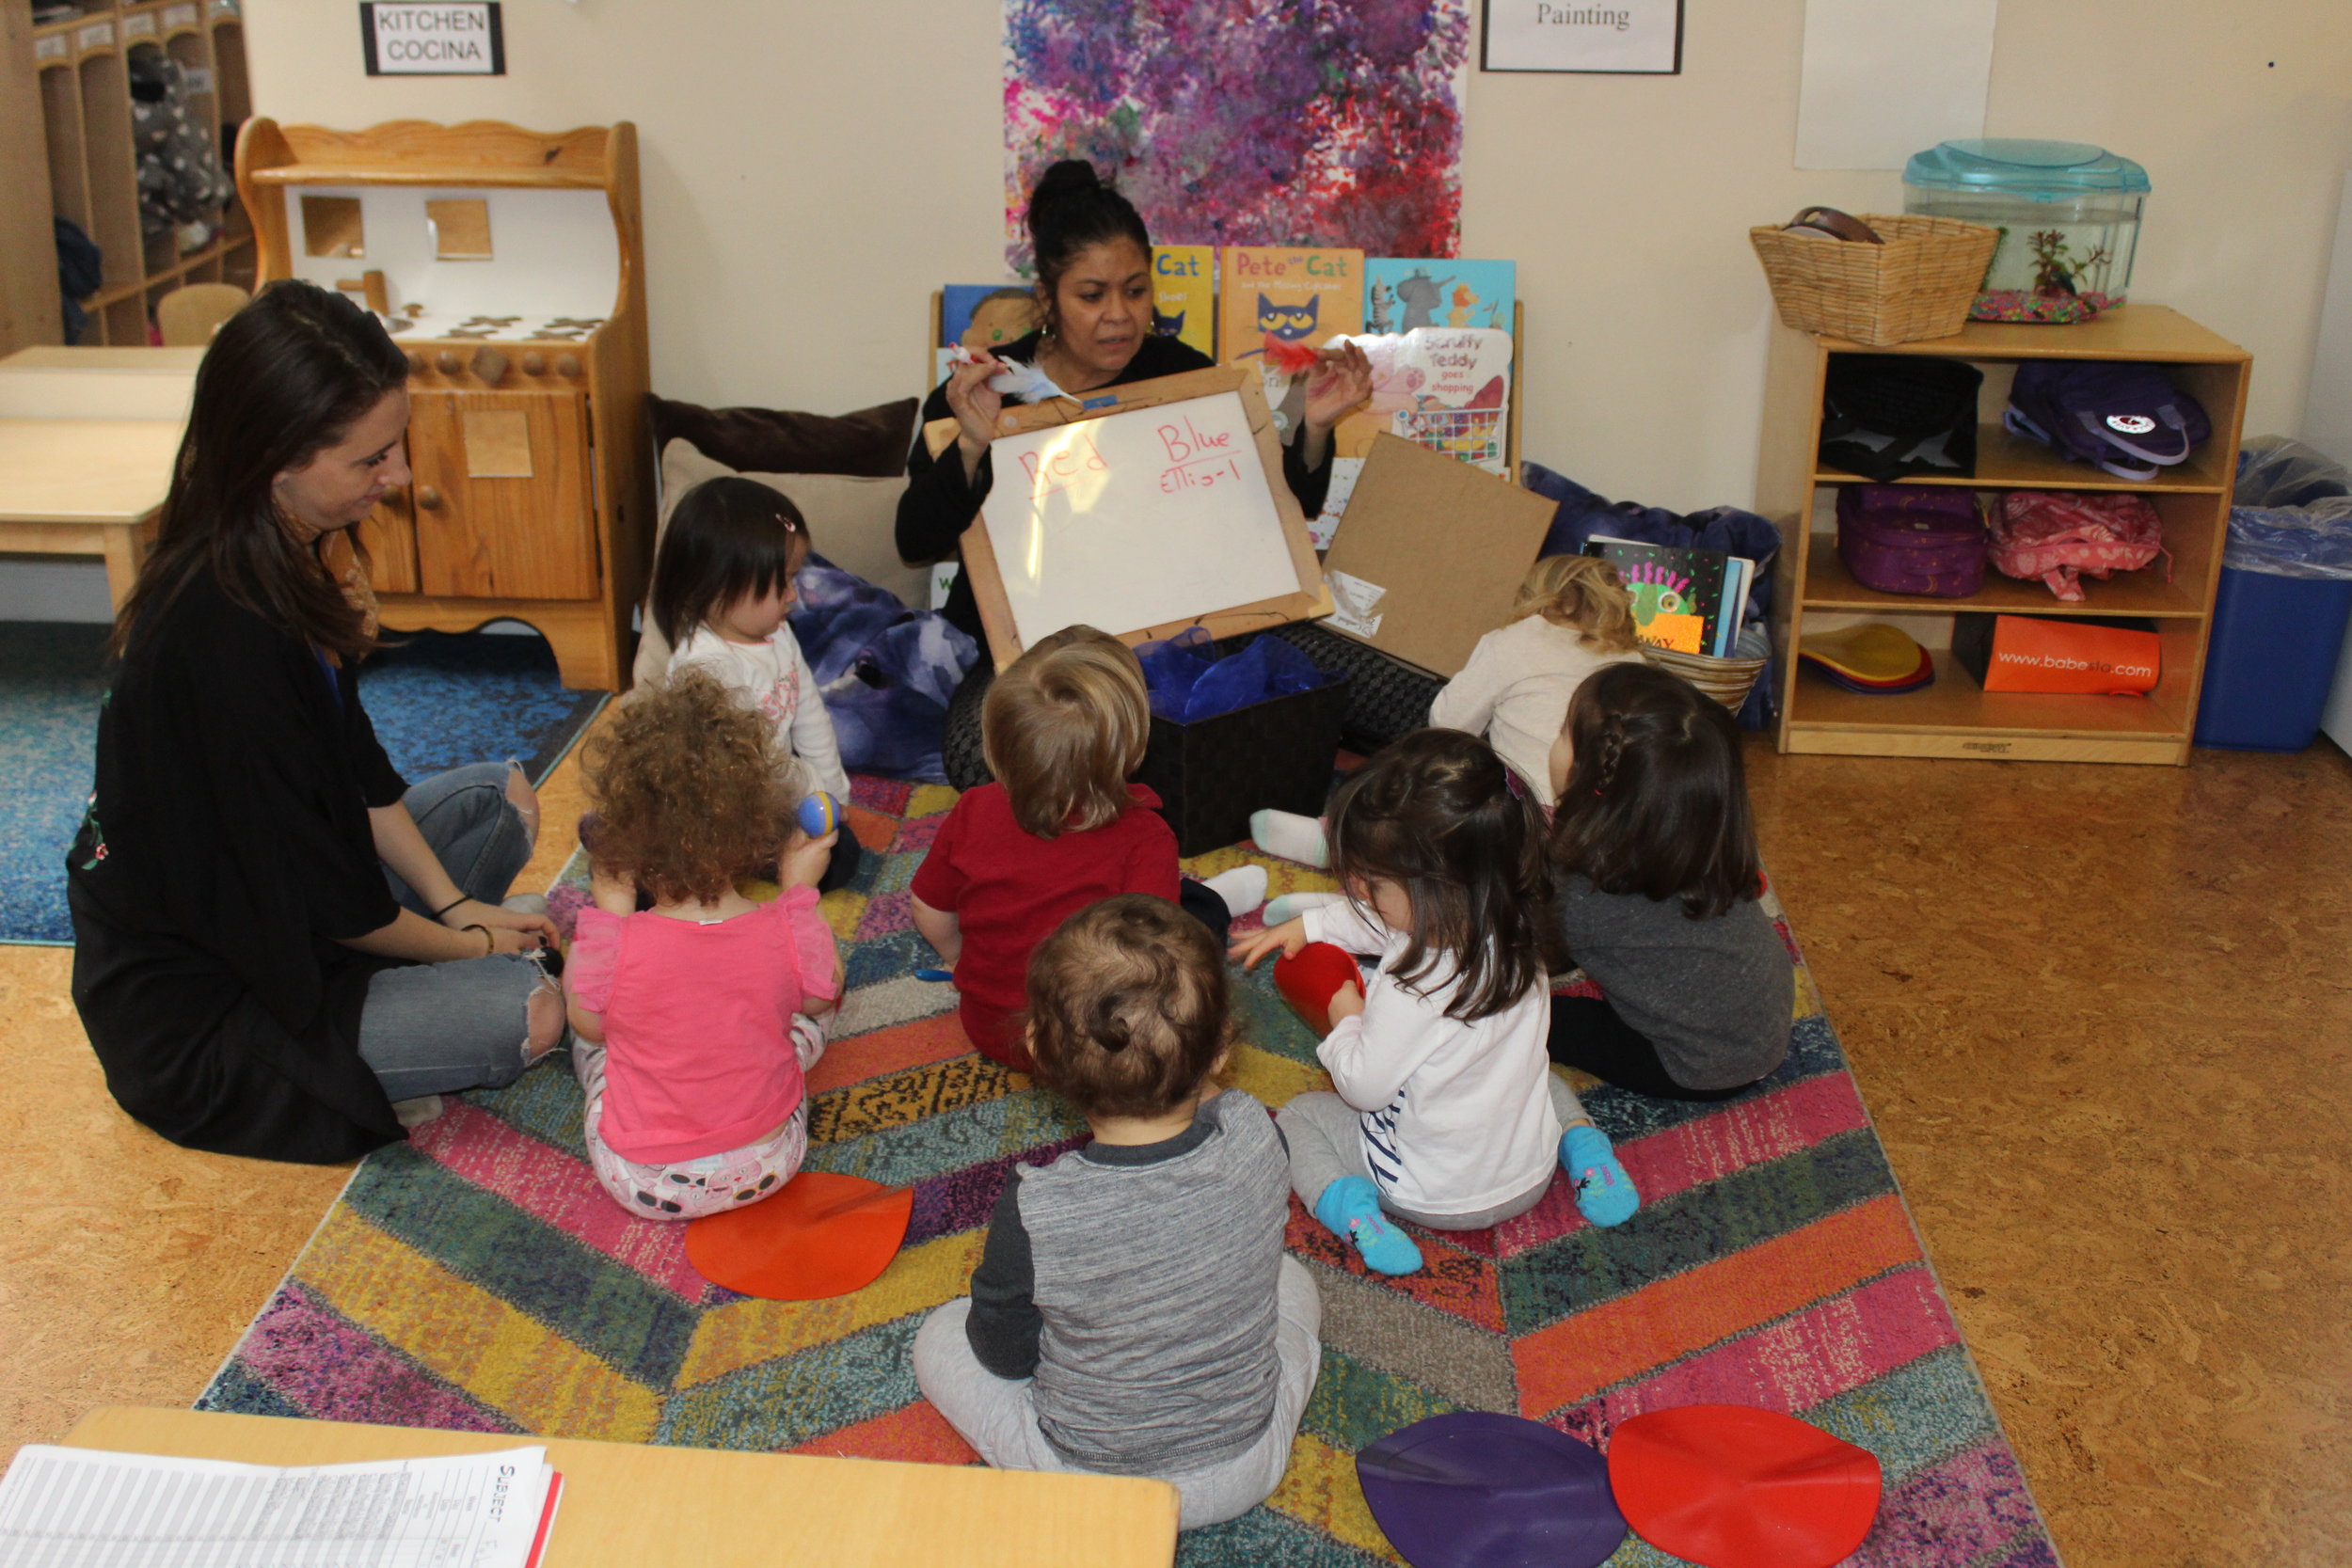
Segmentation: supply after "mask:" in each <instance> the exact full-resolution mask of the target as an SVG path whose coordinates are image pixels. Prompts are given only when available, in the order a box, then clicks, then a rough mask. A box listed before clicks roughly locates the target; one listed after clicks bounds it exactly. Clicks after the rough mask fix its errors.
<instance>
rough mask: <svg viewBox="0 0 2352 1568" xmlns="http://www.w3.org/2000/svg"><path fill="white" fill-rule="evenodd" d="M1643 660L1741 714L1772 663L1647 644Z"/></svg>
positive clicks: (1644, 647) (1644, 646)
mask: <svg viewBox="0 0 2352 1568" xmlns="http://www.w3.org/2000/svg"><path fill="white" fill-rule="evenodd" d="M1642 657H1644V658H1645V659H1646V660H1648V661H1649V662H1650V663H1651V664H1654V665H1656V666H1657V667H1658V668H1659V669H1661V670H1664V671H1667V672H1669V673H1673V674H1677V675H1680V676H1681V677H1682V678H1683V679H1684V680H1686V681H1689V682H1690V683H1691V684H1692V686H1695V687H1697V688H1698V689H1700V690H1701V691H1704V692H1706V693H1707V694H1708V696H1710V697H1712V698H1714V699H1715V700H1716V701H1717V702H1719V703H1721V704H1723V705H1724V706H1725V707H1727V708H1729V709H1731V711H1732V712H1734V713H1738V712H1739V711H1740V708H1741V707H1743V706H1744V705H1746V704H1747V700H1748V689H1749V688H1750V687H1752V686H1754V685H1755V684H1756V676H1758V675H1760V674H1762V673H1764V666H1765V665H1766V664H1768V663H1770V662H1771V661H1772V656H1771V655H1769V654H1767V655H1765V656H1764V657H1759V658H1715V657H1710V656H1708V655H1706V654H1686V653H1679V652H1677V651H1676V650H1675V649H1673V648H1660V647H1655V646H1653V645H1651V644H1650V643H1647V642H1645V643H1643V644H1642Z"/></svg>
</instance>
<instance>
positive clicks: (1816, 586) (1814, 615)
mask: <svg viewBox="0 0 2352 1568" xmlns="http://www.w3.org/2000/svg"><path fill="white" fill-rule="evenodd" d="M1840 354H1901V355H1924V356H1936V357H1941V358H1949V359H1964V360H1967V361H1969V362H1970V363H1972V364H1974V365H1976V366H1977V367H1978V368H1979V370H1981V371H1982V372H1984V390H1983V394H1982V402H1981V404H1979V421H1980V428H1979V439H1978V446H1977V471H1976V473H1975V475H1974V476H1972V477H1970V478H1967V479H1941V478H1937V479H1929V478H1920V479H1910V480H1905V481H1903V482H1902V483H1907V484H1942V485H1962V486H1965V487H1967V488H1970V489H1975V490H1985V491H2000V490H2017V489H2063V490H2128V491H2136V492H2138V493H2140V494H2143V495H2145V496H2147V497H2148V499H2149V500H2150V501H2151V502H2152V503H2153V505H2154V506H2155V509H2156V513H2157V515H2158V516H2160V517H2161V518H2162V519H2163V522H2164V545H2165V548H2166V549H2167V550H2168V551H2169V552H2170V555H2171V571H2170V576H2169V579H2168V578H2167V576H2166V572H2165V567H2164V562H2162V561H2161V560H2159V561H2158V562H2157V563H2156V564H2155V565H2153V566H2150V567H2148V568H2145V569H2143V570H2140V571H2137V572H2126V573H2120V574H2118V575H2117V576H2115V577H2113V578H2109V579H2108V580H2106V581H2105V582H2096V581H2090V580H2088V579H2087V580H2086V583H2085V595H2086V596H2085V598H2084V600H2083V602H2081V603H2079V604H2066V603H2062V602H2061V601H2059V600H2058V598H2057V597H2056V596H2055V595H2053V594H2051V593H2050V591H2049V590H2048V589H2047V588H2045V587H2044V586H2042V584H2041V583H2040V582H2018V581H2016V580H2014V579H2011V578H2005V577H2002V576H2001V575H2000V574H1999V573H1997V572H1991V571H1988V573H1987V574H1986V578H1985V584H1984V587H1983V589H1982V590H1981V591H1979V593H1977V594H1973V595H1971V596H1970V597H1968V598H1965V599H1935V598H1927V597H1922V596H1918V595H1914V594H1883V593H1880V592H1878V591H1877V590H1875V589H1871V588H1866V587H1864V586H1863V585H1862V584H1861V583H1859V582H1857V581H1855V580H1854V578H1853V576H1852V574H1851V573H1850V572H1848V571H1847V570H1846V566H1845V562H1842V561H1840V560H1839V559H1838V556H1837V547H1836V520H1835V519H1836V493H1837V490H1838V489H1839V488H1840V487H1841V486H1844V485H1847V484H1860V483H1867V481H1866V480H1864V479H1863V478H1862V477H1861V476H1859V475H1856V474H1851V473H1847V472H1844V471H1843V470H1840V469H1838V468H1836V467H1831V466H1829V465H1826V464H1824V463H1822V462H1821V460H1820V428H1821V398H1822V392H1823V388H1824V384H1825V380H1826V377H1827V375H1828V372H1829V365H1830V360H1831V358H1832V356H1836V355H1840ZM2048 358H2074V359H2118V360H2144V361H2148V362H2151V363H2154V364H2159V365H2161V366H2163V367H2164V369H2165V370H2166V372H2168V373H2169V374H2170V375H2171V377H2172V379H2173V380H2174V382H2175V383H2177V384H2178V385H2179V386H2180V387H2182V388H2184V389H2185V390H2186V391H2187V392H2188V393H2190V395H2192V396H2194V397H2195V398H2196V399H2197V400H2198V402H2199V403H2201V404H2203V405H2204V408H2205V412H2206V414H2207V415H2208V416H2209V417H2210V418H2211V420H2212V421H2213V435H2212V436H2211V437H2209V438H2208V439H2207V441H2206V443H2205V444H2204V446H2202V447H2201V448H2200V449H2199V450H2198V451H2195V452H2194V453H2192V454H2191V455H2190V457H2189V460H2188V461H2187V462H2185V463H2184V464H2182V465H2180V466H2179V467H2174V468H2170V469H2168V470H2166V471H2165V472H2164V474H2163V476H2162V477H2161V478H2159V479H2155V480H2151V481H2148V482H2145V483H2134V482H2132V481H2129V480H2121V479H2117V478H2115V477H2114V476H2112V475H2110V474H2107V473H2105V472H2103V471H2102V470H2100V469H2098V468H2094V467H2090V466H2088V465H2086V464H2080V463H2068V462H2064V461H2062V460H2061V459H2060V458H2059V457H2058V455H2057V453H2055V452H2053V451H2050V449H2048V448H2047V447H2044V446H2042V445H2041V444H2040V443H2039V442H2034V441H2026V440H2020V439H2018V438H2016V437H2014V436H2009V435H2007V434H2005V433H2004V432H2003V431H2002V430H2001V428H2000V416H2001V410H2002V408H2003V407H2004V406H2005V405H2006V404H2008V402H2009V388H2010V381H2011V380H2012V379H2013V378H2014V376H2015V374H2016V370H2017V366H2018V365H2019V364H2020V363H2022V362H2023V361H2025V360H2028V359H2048ZM2252 368H2253V361H2252V356H2249V354H2247V352H2246V351H2245V350H2244V349H2242V348H2239V347H2238V346H2237V345H2236V344H2234V343H2232V342H2230V341H2226V340H2224V339H2222V338H2219V337H2217V336H2216V335H2215V334H2213V333H2212V332H2209V331H2207V330H2206V329H2205V328H2203V327H2201V326H2200V325H2197V324H2196V323H2195V322H2193V321H2190V320H2189V319H2188V318H2187V317H2185V316H2184V315H2182V314H2180V313H2179V312H2178V311H2176V310H2170V309H2166V308H2164V307H2163V306H2159V305H2126V306H2122V307H2120V308H2118V309H2115V310H2112V311H2110V312H2108V313H2107V314H2106V315H2104V316H2101V317H2099V318H2097V319H2096V320H2093V321H2090V322H2084V323H2080V324H2078V325H2072V326H2027V325H2009V324H2002V323H1990V322H1971V323H1970V324H1969V325H1968V326H1967V327H1966V328H1965V329H1964V330H1963V331H1962V333H1961V334H1960V335H1959V336H1958V337H1954V338H1942V339H1937V340H1935V341H1931V342H1918V343H1903V344H1899V345H1898V346H1896V347H1893V348H1867V347H1864V346H1863V345H1861V344H1858V343H1848V342H1841V341H1836V340H1835V339H1828V338H1820V337H1816V336H1815V335H1813V334H1811V333H1805V332H1798V331H1795V330H1793V329H1791V328H1788V327H1776V328H1775V329H1774V336H1773V340H1772V357H1771V367H1770V380H1769V382H1768V384H1767V388H1766V393H1765V430H1764V445H1763V451H1762V456H1761V459H1760V461H1759V462H1758V465H1757V470H1756V496H1757V503H1758V507H1759V509H1760V510H1762V511H1763V512H1764V513H1765V515H1768V516H1771V517H1772V518H1773V519H1775V521H1776V522H1777V523H1778V525H1779V527H1780V531H1781V546H1782V547H1781V570H1780V571H1779V572H1778V573H1777V574H1775V582H1776V585H1777V586H1776V587H1775V590H1774V594H1775V602H1774V605H1773V641H1774V645H1775V646H1776V647H1777V648H1779V649H1780V650H1781V651H1782V653H1783V654H1784V658H1783V670H1782V677H1781V678H1782V688H1781V693H1780V696H1781V722H1780V749H1781V750H1782V751H1784V752H1831V753H1839V754H1845V755H1854V756H1920V757H1996V758H2010V759H2015V760H2022V761H2039V762H2129V763H2169V764H2178V763H2184V762H2186V761H2187V760H2188V749H2189V736H2190V734H2191V732H2192V731H2193V730H2194V729H2195V727H2196V722H2197V697H2198V692H2199V690H2200V689H2201V684H2202V678H2203V674H2204V661H2205V642H2206V636H2207V632H2208V629H2209V626H2210V624H2211V618H2212V614H2213V598H2214V592H2215V590H2216V589H2217V587H2218V586H2219V582H2220V572H2221V551H2222V545H2223V542H2224V541H2225V540H2226V538H2227V537H2228V531H2229V523H2230V489H2231V481H2232V475H2233V470H2234V467H2235V457H2236V452H2237V450H2238V445H2239V436H2240V427H2241V424H2242V422H2243V420H2244V417H2245V410H2246V389H2247V384H2248V382H2249V378H2250V376H2251V374H2252ZM1965 610H1985V611H1994V612H1997V613H2000V614H2005V615H2132V616H2145V617H2148V618H2150V619H2152V620H2153V621H2154V622H2155V624H2156V627H2157V635H2158V637H2159V638H2160V639H2161V646H2162V650H2163V657H2164V674H2163V677H2162V679H2161V680H2160V681H2159V682H2158V684H2157V686H2156V689H2154V690H2153V691H2152V692H2150V693H2149V694H2148V695H2147V696H2145V697H2075V696H2058V695H2042V694H2026V693H2011V692H1989V691H1986V690H1984V689H1982V688H1981V687H1979V685H1978V684H1977V682H1976V680H1975V679H1974V678H1973V677H1972V676H1970V675H1969V673H1967V672H1966V671H1965V670H1963V669H1962V668H1960V666H1959V665H1958V664H1957V663H1956V662H1954V661H1953V659H1952V657H1951V656H1950V654H1949V652H1948V650H1947V649H1936V650H1935V654H1934V657H1935V670H1936V678H1935V683H1934V684H1933V685H1932V686H1929V687H1926V688H1924V689H1920V690H1917V691H1911V692H1905V693H1902V694H1901V695H1899V696H1885V695H1874V694H1865V693H1861V692H1853V691H1848V690H1845V689H1842V688H1840V687H1837V686H1836V685H1834V684H1832V683H1831V682H1829V681H1826V680H1823V679H1821V678H1820V676H1818V675H1816V674H1814V673H1811V672H1809V671H1807V670H1805V669H1804V668H1803V667H1802V666H1801V665H1800V664H1799V663H1798V660H1797V657H1796V650H1797V641H1798V639H1799V638H1800V637H1801V636H1802V635H1803V634H1804V628H1805V625H1806V622H1807V620H1808V619H1809V618H1811V619H1820V618H1822V617H1827V616H1831V615H1836V616H1841V617H1844V616H1854V615H1877V616H1882V617H1892V616H1904V617H1914V618H1916V617H1928V618H1930V619H1931V621H1935V620H1940V621H1942V622H1944V623H1946V624H1947V626H1948V623H1949V622H1950V620H1951V618H1952V616H1953V615H1954V614H1956V613H1958V612H1961V611H1965ZM1922 641H1932V640H1931V639H1922ZM1943 641H1945V642H1947V643H1948V641H1949V638H1948V636H1946V637H1945V638H1944V639H1943Z"/></svg>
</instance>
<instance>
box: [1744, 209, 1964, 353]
mask: <svg viewBox="0 0 2352 1568" xmlns="http://www.w3.org/2000/svg"><path fill="white" fill-rule="evenodd" d="M1862 221H1863V222H1865V223H1867V224H1868V225H1869V226H1870V227H1871V228H1872V229H1874V230H1877V231H1878V234H1879V237H1880V238H1881V239H1883V240H1884V241H1885V242H1886V243H1885V244H1883V245H1869V244H1866V243H1860V242H1856V241H1853V240H1832V239H1825V238H1823V237H1822V236H1820V235H1819V234H1792V233H1790V232H1789V231H1788V230H1785V229H1770V228H1766V229H1751V230H1748V240H1749V243H1750V244H1752V245H1755V246H1756V260H1757V261H1762V262H1763V263H1764V277H1765V278H1766V279H1767V280H1768V281H1769V282H1770V283H1771V284H1772V303H1773V304H1775V305H1777V306H1779V307H1780V319H1781V320H1782V321H1784V322H1786V323H1787V324H1788V325H1790V326H1793V327H1796V328H1798V329H1799V330H1800V331H1804V332H1820V333H1822V334H1825V335H1826V336H1829V337H1832V338H1842V339H1844V340H1845V341H1848V342H1851V343H1867V344H1870V345H1872V346H1873V347H1882V348H1883V347H1884V346H1885V345H1886V344H1888V343H1909V342H1915V341H1919V340H1920V339H1923V338H1949V337H1951V336H1953V335H1954V334H1955V333H1957V332H1959V330H1960V329H1961V326H1962V325H1963V323H1965V322H1966V321H1967V320H1968V309H1969V307H1970V306H1971V305H1973V304H1974V303H1975V302H1976V297H1977V289H1978V286H1979V284H1981V283H1982V282H1983V281H1984V269H1985V268H1986V267H1988V266H1990V265H1992V264H1993V250H1994V246H1995V245H1999V244H2000V242H2001V231H2000V230H1997V229H1993V228H1988V227H1987V226H1986V225H1984V224H1981V223H1963V222H1962V221H1961V220H1960V219H1958V218H1932V217H1889V216H1881V215H1879V214H1868V213H1866V214H1862Z"/></svg>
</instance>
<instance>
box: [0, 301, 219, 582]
mask: <svg viewBox="0 0 2352 1568" xmlns="http://www.w3.org/2000/svg"><path fill="white" fill-rule="evenodd" d="M203 356H204V351H203V350H202V349H200V348H28V349H24V350H21V351H19V352H18V353H16V354H12V355H10V356H8V357H7V358H6V359H0V550H21V551H30V552H33V553H36V554H41V555H99V556H103V557H104V558H105V561H106V591H107V593H108V594H109V595H110V596H111V597H112V598H113V600H114V603H115V604H116V606H117V607H118V608H119V607H120V605H121V603H122V601H123V600H124V599H125V598H126V597H128V596H129V594H130V592H131V585H132V584H133V583H134V582H135V581H136V580H137V578H138V570H139V561H140V558H141V557H142V556H143V555H144V554H145V553H146V540H147V538H148V537H149V536H150V534H151V532H152V529H153V523H154V518H155V514H156V512H157V510H158V509H160V508H161V507H162V505H163V503H164V495H165V492H167V490H168V489H169V488H170V487H171V466H172V461H173V459H174V458H175V457H176V456H177V454H178V452H179V451H180V436H181V431H182V429H183V426H184V425H185V423H186V420H187V409H188V398H189V394H190V392H191V391H192V390H193V389H194V387H195V384H196V367H197V362H198V361H199V360H200V359H202V358H203Z"/></svg>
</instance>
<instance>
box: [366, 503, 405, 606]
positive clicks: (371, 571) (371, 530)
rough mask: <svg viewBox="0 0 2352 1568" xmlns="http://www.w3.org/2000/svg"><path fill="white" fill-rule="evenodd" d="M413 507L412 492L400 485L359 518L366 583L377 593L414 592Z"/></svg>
mask: <svg viewBox="0 0 2352 1568" xmlns="http://www.w3.org/2000/svg"><path fill="white" fill-rule="evenodd" d="M413 505H414V492H413V490H412V489H411V488H410V487H409V486H407V485H403V486H401V487H400V488H399V489H397V490H389V491H386V492H385V495H384V499H382V500H380V501H378V502H376V503H375V510H374V511H373V512H371V513H369V514H368V515H366V516H365V517H363V518H361V519H360V522H359V527H358V536H359V547H360V548H361V549H363V550H365V551H366V552H367V557H368V581H369V582H371V583H373V585H374V587H375V591H376V592H377V593H379V594H413V593H415V592H416V591H417V531H416V529H415V528H414V527H413V526H412V525H411V524H410V522H409V518H410V517H411V516H412V515H414V513H413V512H412V510H411V508H412V506H413Z"/></svg>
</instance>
